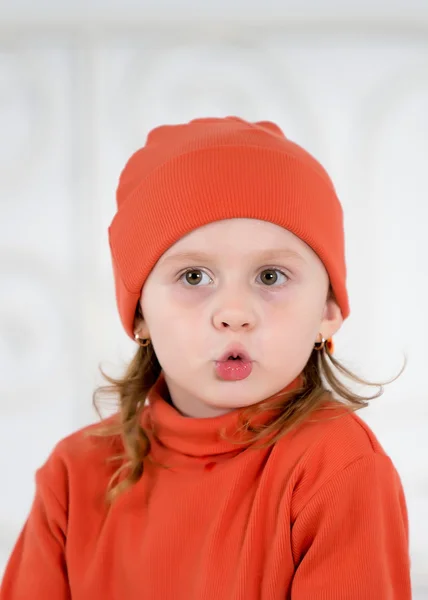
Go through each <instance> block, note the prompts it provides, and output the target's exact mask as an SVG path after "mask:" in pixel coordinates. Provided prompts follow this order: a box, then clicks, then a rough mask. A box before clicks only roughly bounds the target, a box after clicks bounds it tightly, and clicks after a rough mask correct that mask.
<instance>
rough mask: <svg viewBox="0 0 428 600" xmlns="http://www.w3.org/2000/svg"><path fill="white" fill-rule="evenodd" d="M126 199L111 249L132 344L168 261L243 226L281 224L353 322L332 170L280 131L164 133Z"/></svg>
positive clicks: (247, 127) (197, 124) (149, 146)
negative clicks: (314, 262) (140, 310)
mask: <svg viewBox="0 0 428 600" xmlns="http://www.w3.org/2000/svg"><path fill="white" fill-rule="evenodd" d="M116 198H117V213H116V215H115V217H114V219H113V221H112V223H111V225H110V228H109V241H110V248H111V253H112V259H113V269H114V277H115V284H116V300H117V305H118V309H119V314H120V318H121V320H122V323H123V326H124V328H125V330H126V332H127V333H128V335H129V336H130V337H132V338H133V337H134V333H133V326H134V318H135V311H136V308H137V305H138V302H139V299H140V295H141V290H142V287H143V284H144V282H145V280H146V279H147V276H148V275H149V273H150V271H151V270H152V268H153V267H154V265H155V264H156V262H157V260H158V259H159V258H160V257H161V255H162V254H163V253H164V252H165V251H166V250H167V249H168V248H169V247H170V246H171V245H172V244H174V243H175V242H176V241H177V240H179V239H180V238H181V237H183V236H184V235H186V234H187V233H189V232H191V231H192V230H194V229H197V228H198V227H201V226H203V225H206V224H208V223H212V222H213V221H219V220H223V219H232V218H238V217H241V218H253V219H260V220H265V221H270V222H272V223H276V224H277V225H280V226H281V227H284V228H285V229H288V230H289V231H291V232H292V233H294V234H295V235H297V236H298V237H299V238H301V239H302V240H303V241H305V242H306V243H307V244H308V245H309V246H310V247H311V248H312V249H313V250H314V251H315V252H316V253H317V254H318V256H319V257H320V259H321V260H322V262H323V263H324V265H325V268H326V270H327V272H328V274H329V277H330V283H331V285H332V288H333V291H334V294H335V296H336V299H337V302H338V304H339V306H340V308H341V311H342V315H343V318H346V317H347V316H348V314H349V304H348V296H347V291H346V266H345V251H344V235H343V216H342V207H341V205H340V202H339V200H338V198H337V196H336V192H335V189H334V187H333V184H332V182H331V180H330V178H329V176H328V174H327V173H326V171H325V170H324V168H323V167H322V166H321V165H320V164H319V162H318V161H317V160H315V158H313V157H312V156H311V155H310V154H309V153H308V152H306V151H305V150H304V149H303V148H301V147H300V146H298V145H297V144H295V143H293V142H291V141H290V140H288V139H287V138H286V137H285V136H284V134H283V133H282V131H281V130H280V129H279V127H278V126H277V125H275V124H274V123H270V122H259V123H248V122H247V121H244V120H242V119H239V118H236V117H228V118H223V119H221V118H220V119H215V118H213V119H197V120H194V121H191V122H190V123H187V124H183V125H169V126H162V127H158V128H156V129H154V130H153V131H151V132H150V133H149V135H148V138H147V142H146V145H145V146H144V147H143V148H141V149H140V150H138V151H137V152H136V153H135V154H134V155H133V156H132V157H131V158H130V159H129V161H128V163H127V164H126V166H125V168H124V170H123V172H122V174H121V176H120V180H119V185H118V189H117V194H116Z"/></svg>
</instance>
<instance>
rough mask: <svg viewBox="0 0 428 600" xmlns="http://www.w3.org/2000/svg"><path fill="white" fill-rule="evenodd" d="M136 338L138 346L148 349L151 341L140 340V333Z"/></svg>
mask: <svg viewBox="0 0 428 600" xmlns="http://www.w3.org/2000/svg"><path fill="white" fill-rule="evenodd" d="M134 338H135V341H136V342H137V344H138V345H139V346H141V347H142V348H146V347H147V346H148V345H149V344H150V339H149V338H140V336H139V335H138V333H136V334H135V336H134ZM140 340H141V341H140Z"/></svg>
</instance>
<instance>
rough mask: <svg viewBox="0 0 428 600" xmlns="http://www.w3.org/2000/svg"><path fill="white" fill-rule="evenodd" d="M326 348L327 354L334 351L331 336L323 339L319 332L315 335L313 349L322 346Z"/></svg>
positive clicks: (318, 349) (321, 348)
mask: <svg viewBox="0 0 428 600" xmlns="http://www.w3.org/2000/svg"><path fill="white" fill-rule="evenodd" d="M324 347H325V349H326V350H327V352H328V353H329V354H333V352H334V343H333V340H332V338H328V340H326V339H324V338H323V337H322V335H321V334H320V333H319V334H318V337H317V341H316V342H315V344H314V350H317V351H320V350H323V348H324Z"/></svg>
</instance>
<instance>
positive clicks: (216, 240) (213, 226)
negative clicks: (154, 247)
mask: <svg viewBox="0 0 428 600" xmlns="http://www.w3.org/2000/svg"><path fill="white" fill-rule="evenodd" d="M270 250H272V251H275V250H290V251H291V252H296V253H297V254H300V255H302V257H305V256H309V255H310V254H313V251H312V250H311V248H309V246H308V245H307V244H306V243H305V242H303V241H302V240H301V239H300V238H298V237H297V236H296V235H294V234H293V233H291V231H288V230H287V229H284V228H283V227H280V226H279V225H276V224H274V223H270V222H268V221H261V220H259V219H227V220H224V221H216V222H214V223H209V224H208V225H204V226H203V227H199V228H198V229H195V230H194V231H191V232H190V233H189V234H187V235H186V236H184V237H183V238H181V239H180V240H178V241H177V242H176V243H175V244H173V245H172V246H171V247H170V248H169V249H168V250H167V251H166V252H165V253H164V255H163V257H162V258H164V259H167V258H169V257H173V256H174V255H178V254H182V253H185V252H186V253H187V252H189V253H191V252H200V251H203V252H205V253H212V254H217V255H219V254H223V253H225V254H227V253H231V252H233V254H234V255H236V254H239V255H244V254H245V255H248V254H257V252H266V251H270Z"/></svg>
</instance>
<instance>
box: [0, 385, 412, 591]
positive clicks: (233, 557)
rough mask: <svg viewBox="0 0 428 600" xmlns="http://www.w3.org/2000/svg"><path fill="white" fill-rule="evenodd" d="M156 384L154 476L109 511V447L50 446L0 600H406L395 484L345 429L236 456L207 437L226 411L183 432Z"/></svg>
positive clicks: (229, 418) (148, 471) (315, 427)
mask: <svg viewBox="0 0 428 600" xmlns="http://www.w3.org/2000/svg"><path fill="white" fill-rule="evenodd" d="M164 385H165V384H164V382H163V380H162V378H161V379H160V380H159V382H158V384H157V385H156V387H155V389H154V390H153V392H152V394H151V396H150V406H149V407H148V408H146V410H145V413H144V415H143V424H144V426H145V427H146V428H147V430H148V431H149V435H150V437H151V439H152V456H153V458H155V459H156V460H158V461H160V462H162V463H163V464H167V465H168V466H169V468H168V469H165V468H162V467H159V466H156V465H155V464H153V463H150V462H148V463H147V465H146V467H145V472H144V474H143V476H142V478H141V479H140V481H139V482H138V483H137V484H136V485H135V486H134V487H133V488H131V489H130V490H129V491H127V492H125V493H124V494H123V495H122V496H121V497H119V499H118V500H117V501H116V502H115V503H114V504H113V506H112V507H111V508H109V507H107V505H106V503H105V501H104V493H105V490H106V486H107V482H108V479H109V477H110V476H111V474H112V472H113V470H114V469H115V468H116V467H117V466H118V465H117V463H115V464H112V463H107V462H106V459H107V458H108V457H109V456H112V455H113V454H114V453H116V452H117V450H118V448H117V447H116V446H117V442H116V443H113V442H112V441H111V440H106V439H99V438H90V437H89V438H88V437H86V436H84V432H85V431H87V429H86V430H83V431H79V432H77V433H74V434H73V435H71V436H70V437H68V438H66V439H64V440H63V441H61V442H60V443H59V444H58V446H57V447H56V448H55V450H54V451H53V453H52V454H51V456H50V458H49V459H48V460H47V462H46V464H45V465H44V466H43V467H42V468H41V469H40V470H39V471H38V473H37V491H36V496H35V500H34V504H33V507H32V510H31V514H30V516H29V519H28V521H27V523H26V525H25V527H24V529H23V531H22V533H21V536H20V538H19V540H18V542H17V544H16V547H15V549H14V551H13V554H12V556H11V559H10V562H9V565H8V567H7V570H6V574H5V577H4V581H3V585H2V588H1V592H0V599H1V600H70V599H72V600H141V599H144V600H286V599H289V600H410V598H411V591H410V581H409V571H410V568H409V555H408V521H407V512H406V504H405V499H404V496H403V490H402V487H401V483H400V479H399V476H398V475H397V472H396V470H395V468H394V466H393V464H392V463H391V460H390V459H389V458H388V456H387V455H386V454H385V452H384V451H383V449H382V448H381V446H380V444H379V442H378V441H377V439H376V438H375V436H374V435H373V433H372V432H371V430H370V429H369V428H368V426H367V425H366V424H364V422H363V421H361V420H360V419H359V417H358V416H356V415H355V414H350V413H347V412H346V411H345V410H344V409H343V408H339V407H338V408H337V409H335V411H333V412H331V411H318V412H317V413H315V415H313V417H312V419H311V420H308V421H306V422H305V423H304V424H302V425H300V426H299V427H297V428H296V429H295V430H294V431H293V433H290V434H289V435H287V436H285V437H284V438H282V439H281V440H280V441H279V442H277V443H276V444H275V446H274V447H271V448H269V449H254V448H252V447H251V446H250V445H248V444H247V445H245V446H243V447H240V448H237V447H236V446H234V445H233V444H232V443H231V442H228V441H226V442H225V441H223V440H222V439H221V438H220V436H219V431H220V430H222V429H224V428H225V429H226V431H227V432H228V433H229V434H233V432H234V431H235V428H236V425H237V423H238V412H239V411H234V412H232V413H229V414H227V415H224V416H221V417H217V418H213V419H191V418H186V417H183V416H181V415H180V414H179V413H178V412H177V411H176V410H175V408H174V407H173V406H171V405H169V404H168V403H167V402H166V401H165V399H164V391H165V387H164ZM339 415H342V416H340V417H339V418H336V419H334V420H331V419H329V420H327V418H328V417H332V416H339ZM154 432H155V433H154ZM155 434H156V435H155Z"/></svg>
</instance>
